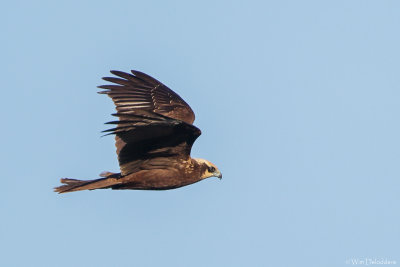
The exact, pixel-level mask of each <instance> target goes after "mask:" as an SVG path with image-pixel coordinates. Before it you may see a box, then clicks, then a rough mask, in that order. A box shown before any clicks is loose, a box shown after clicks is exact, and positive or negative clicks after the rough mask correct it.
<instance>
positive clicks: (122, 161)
mask: <svg viewBox="0 0 400 267" xmlns="http://www.w3.org/2000/svg"><path fill="white" fill-rule="evenodd" d="M112 73H113V74H115V75H117V76H119V77H122V78H124V79H120V78H103V79H104V80H106V81H110V82H113V83H117V84H119V85H102V86H99V88H103V89H107V91H102V92H100V93H103V94H107V95H109V96H110V97H111V98H112V100H113V101H114V103H115V105H116V109H117V113H116V114H113V115H114V116H116V117H118V118H119V120H117V121H112V122H109V123H108V124H115V125H116V127H115V128H112V129H109V130H106V131H105V132H108V133H109V134H115V135H116V137H115V140H116V147H117V154H118V160H119V165H120V169H121V174H122V175H127V174H129V173H133V172H137V171H139V170H142V169H152V168H159V169H163V168H168V167H170V165H171V164H173V162H176V161H177V160H187V159H188V158H189V156H190V150H191V148H192V145H193V143H194V141H195V140H196V138H197V137H198V136H199V135H200V134H201V131H200V130H199V129H198V128H197V127H195V126H193V125H192V123H193V121H194V113H193V111H192V109H191V108H190V107H189V106H188V105H187V104H186V102H185V101H184V100H183V99H182V98H180V97H179V96H178V95H177V94H176V93H174V92H173V91H172V90H171V89H169V88H168V87H166V86H165V85H163V84H162V83H160V82H159V81H157V80H155V79H153V78H152V77H150V76H148V75H146V74H144V73H141V72H138V71H132V73H133V74H135V76H133V75H131V74H127V73H124V72H119V71H112Z"/></svg>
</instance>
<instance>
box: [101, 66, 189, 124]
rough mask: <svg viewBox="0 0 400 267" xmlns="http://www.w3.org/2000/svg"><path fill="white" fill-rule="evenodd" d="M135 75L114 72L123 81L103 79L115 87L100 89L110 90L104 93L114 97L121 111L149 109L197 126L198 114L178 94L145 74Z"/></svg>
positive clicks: (112, 78)
mask: <svg viewBox="0 0 400 267" xmlns="http://www.w3.org/2000/svg"><path fill="white" fill-rule="evenodd" d="M131 72H132V74H133V75H132V74H129V73H125V72H121V71H114V70H113V71H111V73H112V74H114V75H116V76H118V77H119V78H116V77H104V78H103V80H105V81H108V82H112V83H114V85H101V86H99V88H102V89H106V91H102V92H100V93H101V94H107V95H108V96H110V97H111V98H112V100H113V101H114V104H115V106H116V108H117V111H118V112H133V111H135V110H147V111H152V112H155V113H158V114H161V115H164V116H167V117H170V118H173V119H177V120H181V121H184V122H186V123H189V124H193V122H194V119H195V115H194V112H193V110H192V109H191V108H190V106H189V105H188V104H187V103H186V102H185V101H184V100H183V99H182V98H181V97H180V96H179V95H178V94H176V93H175V92H174V91H172V90H171V89H169V88H168V87H167V86H165V85H164V84H162V83H161V82H159V81H157V80H156V79H154V78H153V77H150V76H149V75H147V74H145V73H142V72H140V71H136V70H132V71H131ZM115 84H116V85H115Z"/></svg>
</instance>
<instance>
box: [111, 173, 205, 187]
mask: <svg viewBox="0 0 400 267" xmlns="http://www.w3.org/2000/svg"><path fill="white" fill-rule="evenodd" d="M195 182H198V179H194V178H193V177H185V176H182V175H179V173H171V172H167V171H164V170H162V171H141V172H138V173H133V174H129V175H127V176H125V177H122V178H121V183H120V184H118V185H116V186H115V187H113V189H137V190H168V189H174V188H178V187H182V186H186V185H189V184H193V183H195Z"/></svg>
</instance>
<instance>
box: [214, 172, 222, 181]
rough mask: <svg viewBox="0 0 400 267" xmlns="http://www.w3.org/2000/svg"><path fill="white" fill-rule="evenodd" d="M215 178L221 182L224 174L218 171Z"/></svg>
mask: <svg viewBox="0 0 400 267" xmlns="http://www.w3.org/2000/svg"><path fill="white" fill-rule="evenodd" d="M213 175H214V176H215V177H218V178H219V179H220V180H221V179H222V173H221V172H220V171H216V172H214V173H213Z"/></svg>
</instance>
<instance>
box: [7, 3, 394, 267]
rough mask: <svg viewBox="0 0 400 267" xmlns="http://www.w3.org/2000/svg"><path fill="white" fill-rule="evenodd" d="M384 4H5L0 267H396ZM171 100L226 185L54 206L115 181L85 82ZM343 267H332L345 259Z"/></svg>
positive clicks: (104, 105) (96, 194) (103, 112)
mask: <svg viewBox="0 0 400 267" xmlns="http://www.w3.org/2000/svg"><path fill="white" fill-rule="evenodd" d="M399 10H400V3H399V2H398V1H394V0H393V1H392V0H385V1H376V0H374V1H371V0H345V1H344V0H343V1H340V0H339V1H293V0H287V1H197V2H195V1H112V2H111V1H8V2H7V3H4V4H3V5H2V11H1V13H2V14H1V16H0V22H1V25H3V27H2V33H1V35H2V41H1V43H0V48H1V50H0V51H1V58H2V60H1V61H2V64H1V65H0V68H1V80H2V86H1V88H2V101H1V105H0V108H1V114H2V131H1V133H0V137H1V138H0V140H1V147H2V149H1V152H0V160H1V162H2V186H1V188H0V214H1V218H2V219H1V221H0V226H1V227H0V234H1V238H0V239H1V241H0V250H1V251H2V253H1V254H2V256H1V258H0V265H1V266H41V267H43V266H173V267H179V266H191V267H197V266H199V267H200V266H208V267H209V266H231V267H233V266H349V265H350V266H351V265H353V264H352V262H349V260H352V259H365V258H371V259H374V258H376V259H387V260H395V261H397V262H400V253H399V250H398V248H399V245H400V241H399V240H400V229H399V225H400V216H399V212H398V206H399V201H400V194H399V188H400V180H399V176H400V170H399V160H400V141H399V136H400V127H399V119H398V118H399V112H400V106H399V97H400V91H399V84H400V78H399V70H400V63H399V62H400V52H399V47H400V35H399V34H398V31H399V27H400V15H399ZM111 69H117V70H122V71H129V70H130V69H136V70H140V71H143V72H146V73H148V74H150V75H152V76H154V77H155V78H157V79H159V80H161V81H162V82H164V83H165V84H166V85H167V86H169V87H170V88H172V89H173V90H175V91H176V92H177V93H179V94H180V95H181V96H182V97H183V98H184V99H185V100H186V101H187V102H188V103H189V104H190V105H191V106H192V108H193V110H194V111H195V113H196V121H195V125H196V126H198V127H199V128H201V130H202V132H203V134H202V136H201V137H200V138H199V139H198V140H197V141H196V143H195V145H194V147H193V150H192V156H194V157H202V158H206V159H208V160H210V161H212V162H213V163H215V164H216V165H217V166H218V167H219V168H220V170H221V171H222V173H223V175H224V178H223V179H222V180H221V181H219V180H218V179H209V180H206V181H202V182H200V183H197V184H194V185H191V186H188V187H184V188H180V189H177V190H170V191H163V192H149V191H111V190H97V191H90V192H77V193H71V194H65V195H57V194H55V193H53V192H52V187H54V186H56V185H58V184H59V178H61V177H71V178H77V179H93V178H96V177H98V174H99V173H100V172H102V171H106V170H107V171H117V170H118V163H117V159H116V155H115V148H114V141H113V138H112V137H103V138H101V137H100V136H101V134H100V131H102V130H104V129H106V127H107V126H105V125H103V123H104V122H106V121H109V120H111V119H112V117H111V116H110V114H111V113H113V112H114V109H113V105H112V102H111V100H110V99H108V98H107V97H105V96H104V95H98V94H96V92H97V88H96V86H97V85H100V84H102V81H101V79H100V78H101V77H103V76H108V75H109V74H108V71H109V70H111ZM346 261H347V262H346Z"/></svg>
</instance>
